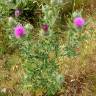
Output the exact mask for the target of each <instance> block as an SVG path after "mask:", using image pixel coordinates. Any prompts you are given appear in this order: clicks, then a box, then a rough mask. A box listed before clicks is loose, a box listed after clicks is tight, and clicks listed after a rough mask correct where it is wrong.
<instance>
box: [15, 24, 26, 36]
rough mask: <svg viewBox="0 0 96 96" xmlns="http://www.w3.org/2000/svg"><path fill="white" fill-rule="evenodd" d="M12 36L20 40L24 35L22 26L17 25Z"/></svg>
mask: <svg viewBox="0 0 96 96" xmlns="http://www.w3.org/2000/svg"><path fill="white" fill-rule="evenodd" d="M14 34H15V37H16V38H20V37H22V36H24V35H25V28H24V27H23V26H22V25H17V26H16V27H15V28H14Z"/></svg>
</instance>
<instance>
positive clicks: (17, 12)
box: [15, 9, 21, 17]
mask: <svg viewBox="0 0 96 96" xmlns="http://www.w3.org/2000/svg"><path fill="white" fill-rule="evenodd" d="M20 14H21V12H20V10H19V9H16V10H15V16H16V17H18V16H19V15H20Z"/></svg>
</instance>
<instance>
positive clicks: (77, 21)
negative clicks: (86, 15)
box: [73, 17, 85, 27]
mask: <svg viewBox="0 0 96 96" xmlns="http://www.w3.org/2000/svg"><path fill="white" fill-rule="evenodd" d="M73 23H74V25H75V26H76V27H83V26H84V24H85V20H84V19H83V18H82V17H76V18H75V19H74V20H73Z"/></svg>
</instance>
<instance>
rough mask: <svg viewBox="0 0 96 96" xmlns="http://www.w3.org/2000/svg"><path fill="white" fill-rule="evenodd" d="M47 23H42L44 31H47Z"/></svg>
mask: <svg viewBox="0 0 96 96" xmlns="http://www.w3.org/2000/svg"><path fill="white" fill-rule="evenodd" d="M48 27H49V26H48V24H43V25H42V29H43V30H44V31H45V32H48Z"/></svg>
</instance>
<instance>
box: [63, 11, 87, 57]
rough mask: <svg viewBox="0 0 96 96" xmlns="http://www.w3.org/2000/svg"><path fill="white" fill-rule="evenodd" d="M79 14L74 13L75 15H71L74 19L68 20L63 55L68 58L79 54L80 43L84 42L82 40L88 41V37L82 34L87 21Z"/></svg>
mask: <svg viewBox="0 0 96 96" xmlns="http://www.w3.org/2000/svg"><path fill="white" fill-rule="evenodd" d="M73 14H74V13H73ZM79 14H80V13H79ZM79 14H78V13H77V14H76V12H75V15H72V16H74V17H72V18H71V19H68V23H67V25H68V28H69V29H68V31H67V33H66V34H67V38H68V39H67V42H66V44H65V50H64V51H65V52H64V54H65V55H67V56H69V57H74V56H77V55H78V54H79V52H80V46H81V44H82V41H83V42H84V40H86V39H88V36H87V35H86V33H84V30H85V28H86V24H87V21H85V19H84V18H83V17H82V16H81V14H80V15H79Z"/></svg>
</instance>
